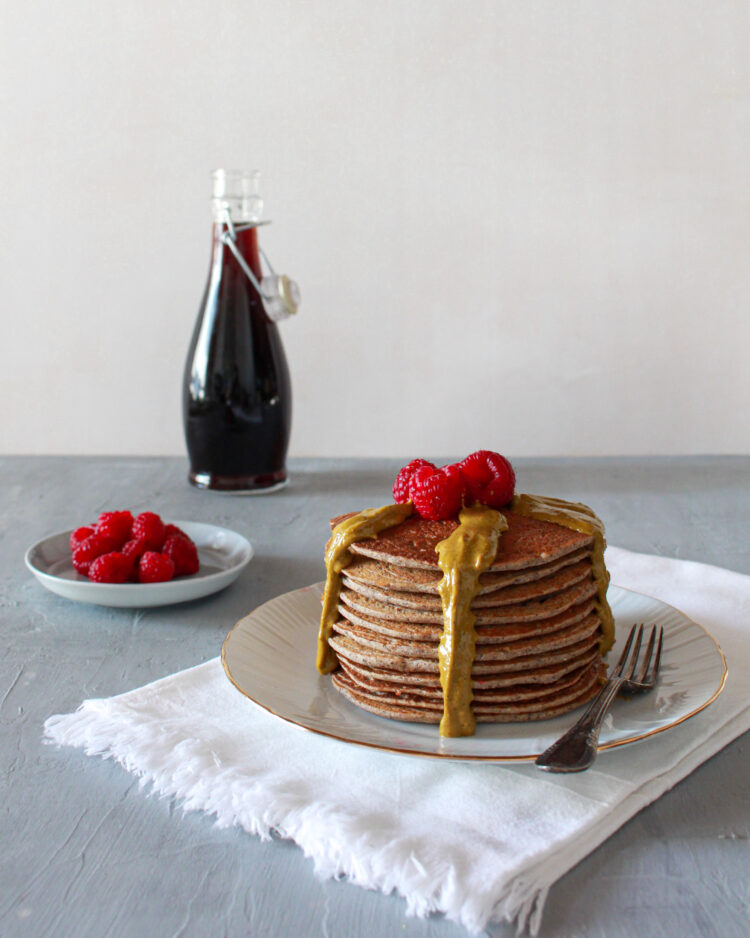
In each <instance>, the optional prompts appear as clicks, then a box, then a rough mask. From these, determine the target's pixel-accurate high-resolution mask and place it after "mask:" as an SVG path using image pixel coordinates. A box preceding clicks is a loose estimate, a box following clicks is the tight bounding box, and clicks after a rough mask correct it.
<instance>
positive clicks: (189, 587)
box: [24, 521, 254, 609]
mask: <svg viewBox="0 0 750 938" xmlns="http://www.w3.org/2000/svg"><path fill="white" fill-rule="evenodd" d="M174 524H176V525H177V526H178V527H180V528H182V530H183V531H184V532H185V533H186V534H188V535H189V536H190V537H191V538H192V539H193V541H195V545H196V547H197V548H198V556H199V558H200V562H201V565H200V570H199V571H198V572H197V573H196V574H194V575H193V576H186V577H178V578H177V579H175V580H170V581H169V582H168V583H94V582H93V581H92V580H89V579H88V578H87V577H84V576H81V575H80V574H79V573H76V571H75V569H74V568H73V557H72V555H71V551H70V543H69V541H70V534H71V532H70V531H61V532H60V533H59V534H52V535H50V536H49V537H45V538H44V539H43V540H41V541H39V542H38V543H36V544H34V545H33V546H32V547H30V548H29V549H28V550H27V551H26V556H25V558H24V559H25V561H26V566H27V567H28V568H29V570H31V572H32V573H33V574H34V576H35V577H36V578H37V580H39V582H40V583H41V584H42V586H44V587H46V588H47V589H48V590H51V591H52V592H53V593H57V594H58V596H64V597H65V599H72V600H73V601H74V602H82V603H95V604H96V605H99V606H116V607H124V608H131V609H133V608H139V607H145V606H166V605H168V604H170V603H184V602H188V601H189V600H191V599H199V598H200V597H201V596H209V595H211V593H217V592H218V591H219V590H222V589H224V587H226V586H229V584H230V583H233V582H234V581H235V580H236V579H237V577H238V576H239V575H240V573H242V571H243V570H244V569H245V567H246V566H247V565H248V564H249V563H250V560H251V558H252V556H253V553H254V551H253V546H252V544H251V543H250V541H248V540H247V539H246V538H244V537H242V535H241V534H237V533H236V532H235V531H230V530H229V529H228V528H217V527H216V526H215V525H212V524H200V523H198V522H196V521H175V522H174Z"/></svg>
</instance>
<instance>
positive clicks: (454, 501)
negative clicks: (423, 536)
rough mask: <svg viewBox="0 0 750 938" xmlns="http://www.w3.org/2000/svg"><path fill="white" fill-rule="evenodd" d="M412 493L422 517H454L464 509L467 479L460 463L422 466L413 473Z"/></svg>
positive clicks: (437, 518)
mask: <svg viewBox="0 0 750 938" xmlns="http://www.w3.org/2000/svg"><path fill="white" fill-rule="evenodd" d="M410 494H411V500H412V501H413V502H414V508H415V509H416V511H417V512H418V513H419V514H420V515H421V516H422V517H423V518H428V519H430V520H431V521H443V520H445V519H446V518H453V517H455V516H456V515H457V514H458V512H459V510H460V509H461V503H462V501H463V496H464V480H463V477H462V475H461V473H460V471H459V469H458V466H443V468H442V469H436V468H435V467H434V466H432V467H430V466H420V467H419V468H418V469H416V470H415V472H414V474H413V475H412V479H411V485H410Z"/></svg>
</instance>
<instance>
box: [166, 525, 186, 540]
mask: <svg viewBox="0 0 750 938" xmlns="http://www.w3.org/2000/svg"><path fill="white" fill-rule="evenodd" d="M175 535H176V536H177V537H184V538H185V540H188V541H190V543H191V544H192V543H193V541H192V538H191V537H190V535H189V534H185V532H184V531H183V530H182V528H178V527H177V525H176V524H167V525H165V526H164V537H165V538H168V537H174V536H175Z"/></svg>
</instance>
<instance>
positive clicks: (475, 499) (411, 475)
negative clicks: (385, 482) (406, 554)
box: [393, 449, 516, 521]
mask: <svg viewBox="0 0 750 938" xmlns="http://www.w3.org/2000/svg"><path fill="white" fill-rule="evenodd" d="M515 486H516V475H515V473H514V472H513V467H512V466H511V464H510V463H509V462H508V460H507V459H506V458H505V457H504V456H501V455H500V453H493V452H491V451H490V450H487V449H480V450H477V452H476V453H472V454H471V455H470V456H467V457H466V459H462V460H461V462H458V463H453V464H452V465H450V466H443V467H442V468H440V469H438V468H437V466H435V465H434V464H433V463H431V462H427V460H426V459H412V461H411V462H410V463H409V464H408V465H406V466H404V467H403V469H401V471H400V472H399V474H398V475H397V476H396V481H395V482H394V483H393V498H394V501H396V502H399V503H404V502H408V501H411V502H412V503H413V504H414V509H415V511H416V512H417V513H418V514H419V515H421V516H422V517H423V518H429V519H430V520H431V521H443V520H445V519H447V518H454V517H455V516H456V515H457V514H458V512H459V511H460V510H461V508H462V506H463V505H474V504H480V505H487V507H489V508H504V507H505V506H506V505H509V504H510V502H511V500H512V498H513V491H514V489H515Z"/></svg>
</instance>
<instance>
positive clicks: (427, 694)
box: [342, 661, 601, 707]
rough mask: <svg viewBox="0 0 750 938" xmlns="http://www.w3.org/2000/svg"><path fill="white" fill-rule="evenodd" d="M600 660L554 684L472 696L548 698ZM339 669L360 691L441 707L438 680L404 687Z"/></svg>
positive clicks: (478, 689)
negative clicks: (387, 694) (422, 700)
mask: <svg viewBox="0 0 750 938" xmlns="http://www.w3.org/2000/svg"><path fill="white" fill-rule="evenodd" d="M600 665H601V662H599V661H592V662H589V663H586V664H583V665H581V667H578V668H575V669H574V670H572V671H570V672H568V673H567V674H564V675H563V676H562V677H560V678H559V680H557V681H555V682H554V684H552V685H551V686H550V684H544V683H542V682H537V683H536V684H532V683H528V684H522V683H518V682H516V683H514V684H513V685H512V686H508V687H474V688H473V694H474V699H475V700H478V701H482V702H484V703H488V702H490V703H491V702H496V703H509V702H512V701H523V700H537V699H542V698H543V697H551V696H553V695H555V694H557V693H559V691H561V690H566V689H567V688H569V687H571V686H572V685H573V684H575V682H576V681H577V680H578V679H579V678H580V677H581V675H582V674H583V673H584V671H586V670H587V669H588V668H590V667H592V666H595V667H597V668H599V667H600ZM342 670H343V671H345V672H346V674H347V675H348V676H349V678H351V680H352V681H353V682H354V684H356V685H357V686H358V687H360V688H361V690H362V691H368V692H380V693H389V694H393V695H395V696H396V697H398V698H399V699H400V700H406V699H407V698H411V697H418V698H424V699H427V700H434V701H437V702H439V704H440V706H441V707H442V706H443V689H442V688H441V687H440V684H439V682H437V683H436V685H435V686H432V685H429V684H409V685H408V686H404V685H403V684H402V683H400V682H398V681H384V680H382V679H380V678H377V677H370V676H367V674H366V673H365V672H363V671H362V670H361V669H358V668H356V667H355V666H353V665H351V664H349V663H347V662H342Z"/></svg>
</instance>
